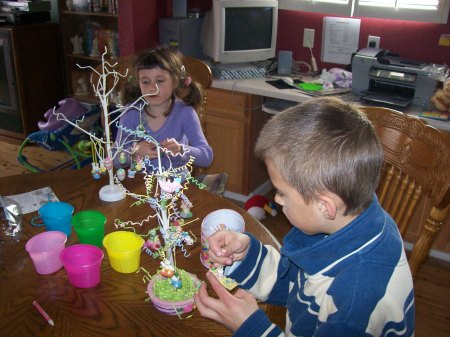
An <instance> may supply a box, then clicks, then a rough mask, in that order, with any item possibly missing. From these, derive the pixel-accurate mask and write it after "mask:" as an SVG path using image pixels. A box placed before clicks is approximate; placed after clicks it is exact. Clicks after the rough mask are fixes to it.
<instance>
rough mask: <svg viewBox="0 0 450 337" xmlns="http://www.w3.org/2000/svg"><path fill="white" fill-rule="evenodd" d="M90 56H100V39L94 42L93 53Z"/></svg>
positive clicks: (95, 39)
mask: <svg viewBox="0 0 450 337" xmlns="http://www.w3.org/2000/svg"><path fill="white" fill-rule="evenodd" d="M89 56H91V57H98V56H100V51H99V50H98V38H94V39H93V40H92V50H91V53H90V54H89Z"/></svg>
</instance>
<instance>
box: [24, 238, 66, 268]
mask: <svg viewBox="0 0 450 337" xmlns="http://www.w3.org/2000/svg"><path fill="white" fill-rule="evenodd" d="M66 241H67V236H66V234H64V233H63V232H59V231H48V232H42V233H40V234H37V235H35V236H33V237H32V238H31V239H29V240H28V241H27V243H26V245H25V249H26V251H27V252H28V253H29V254H30V257H31V259H32V260H33V263H34V267H35V268H36V272H37V273H38V274H44V275H45V274H51V273H54V272H55V271H57V270H59V269H61V267H62V266H63V265H62V262H61V259H60V257H59V254H60V253H61V251H62V250H63V249H64V247H65V245H66Z"/></svg>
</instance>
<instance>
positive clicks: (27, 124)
mask: <svg viewBox="0 0 450 337" xmlns="http://www.w3.org/2000/svg"><path fill="white" fill-rule="evenodd" d="M60 41H61V38H60V34H59V28H58V26H57V25H56V24H52V23H42V24H26V25H13V26H1V27H0V136H6V137H8V138H16V139H24V138H26V136H27V135H29V134H30V133H32V132H34V131H37V130H38V126H37V123H38V121H40V120H43V118H44V114H45V112H46V111H47V110H48V109H50V108H52V107H53V106H55V105H57V104H58V101H59V100H61V99H63V98H64V90H63V88H64V80H63V78H64V76H63V69H62V62H61V48H60Z"/></svg>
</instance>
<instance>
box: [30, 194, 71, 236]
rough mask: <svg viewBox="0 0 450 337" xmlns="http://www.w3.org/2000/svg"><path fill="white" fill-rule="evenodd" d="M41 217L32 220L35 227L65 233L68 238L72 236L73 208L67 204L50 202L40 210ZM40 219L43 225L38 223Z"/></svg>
mask: <svg viewBox="0 0 450 337" xmlns="http://www.w3.org/2000/svg"><path fill="white" fill-rule="evenodd" d="M38 213H39V216H37V217H35V218H33V219H32V220H31V224H32V225H33V226H42V225H45V228H46V229H47V230H48V231H60V232H64V233H65V234H66V235H67V236H69V235H70V234H72V223H71V220H72V214H73V206H72V205H71V204H68V203H67V202H60V201H56V202H48V203H46V204H45V205H43V206H41V208H39V210H38ZM39 219H41V220H42V223H39V222H37V221H38V220H39Z"/></svg>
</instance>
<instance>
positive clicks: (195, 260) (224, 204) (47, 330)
mask: <svg viewBox="0 0 450 337" xmlns="http://www.w3.org/2000/svg"><path fill="white" fill-rule="evenodd" d="M105 184H107V178H106V177H102V179H100V180H94V179H92V178H91V175H90V170H89V169H88V168H83V169H81V170H60V171H55V172H45V173H30V174H22V175H16V176H11V177H5V178H0V195H1V196H10V195H15V194H21V193H25V192H30V191H33V190H36V189H40V188H43V187H47V186H48V187H50V188H51V189H52V190H53V192H54V193H55V194H56V196H57V197H58V199H59V200H60V201H65V202H68V203H70V204H71V205H73V207H74V209H75V210H74V213H77V212H79V211H82V210H89V209H92V210H98V211H100V212H102V213H104V214H105V215H106V217H107V222H106V226H105V233H109V232H112V231H115V230H117V228H116V227H115V225H114V221H115V220H116V219H120V220H122V221H128V220H131V221H140V220H142V219H144V218H145V217H147V216H148V215H149V214H152V209H151V208H150V207H149V206H148V205H147V204H142V205H139V206H132V203H133V202H134V201H136V200H135V199H133V198H131V197H129V196H127V197H126V198H125V199H123V200H120V201H117V202H105V201H102V200H100V198H99V195H98V192H99V189H100V188H101V187H102V186H104V185H105ZM124 185H125V186H126V187H127V188H128V189H129V190H130V191H134V190H135V189H136V190H139V189H145V188H144V185H143V181H142V177H139V176H137V177H136V178H135V179H127V180H126V181H125V182H124ZM186 195H187V196H188V198H189V199H190V200H191V202H192V204H193V208H192V209H191V212H192V214H193V217H192V220H195V221H193V222H192V223H190V224H189V225H187V227H188V228H187V230H189V231H192V233H193V234H194V235H195V236H196V237H197V240H196V242H194V244H193V245H192V246H187V251H188V253H189V256H188V257H184V256H183V255H182V253H181V252H180V251H179V252H178V253H177V257H176V261H177V267H178V268H183V269H185V270H186V271H188V272H190V273H193V274H196V275H197V276H198V278H199V279H200V280H203V281H205V280H206V275H205V274H206V272H207V269H206V268H205V267H204V266H203V265H202V264H201V262H200V249H201V244H200V226H201V222H202V220H203V218H204V217H205V216H206V215H207V214H209V213H210V212H212V211H215V210H217V209H223V208H225V209H233V210H235V211H237V212H239V213H240V214H241V215H242V216H243V218H244V220H245V227H246V231H248V232H250V233H252V234H253V235H255V236H256V237H257V238H258V239H259V240H261V241H262V242H263V243H264V244H269V245H273V246H275V247H277V248H278V249H279V247H280V245H279V242H278V241H277V240H276V239H275V237H274V236H273V235H272V234H271V233H270V232H269V231H268V230H267V229H266V228H265V227H264V226H263V225H262V224H261V223H260V222H259V221H257V220H256V219H255V218H253V217H252V216H250V215H249V214H248V213H246V212H245V211H244V210H243V209H242V208H240V207H239V206H238V205H236V204H235V203H233V202H232V201H230V200H227V199H225V198H222V197H219V196H217V195H215V194H212V193H210V192H207V191H204V190H200V189H199V188H197V187H196V186H193V185H189V188H188V190H187V191H186ZM37 215H38V213H37V212H31V213H28V214H24V215H23V221H22V229H21V230H20V231H19V233H18V234H17V235H16V236H8V235H6V227H7V224H5V221H4V220H2V226H1V234H0V335H1V336H8V337H13V336H20V337H25V336H58V337H72V336H73V337H94V336H118V337H119V336H120V337H138V336H158V337H159V336H171V337H177V336H198V337H201V336H208V337H214V336H217V337H225V336H231V334H232V333H231V332H230V331H228V330H227V329H226V328H224V327H223V326H222V325H220V324H218V323H216V322H214V321H212V320H209V319H206V318H203V317H202V316H201V315H200V314H199V312H198V310H195V309H194V311H193V312H192V313H191V314H190V315H181V316H180V317H178V316H176V315H175V316H172V315H168V314H164V313H161V312H160V311H158V310H157V309H156V308H155V307H154V306H153V305H152V303H151V302H150V301H149V300H148V294H147V293H146V289H147V284H146V283H145V282H144V273H143V272H142V271H141V272H136V273H130V274H123V273H119V272H117V271H115V270H114V269H112V268H111V265H110V262H109V259H108V256H107V252H106V251H105V249H104V248H103V251H104V253H105V257H104V259H103V262H102V266H101V274H100V275H101V276H100V277H101V281H100V284H99V285H97V286H95V287H93V288H88V289H82V288H75V287H74V286H72V285H71V284H70V283H69V281H68V278H67V274H66V272H65V270H64V268H62V269H60V270H58V271H57V272H55V273H53V274H49V275H40V274H38V273H37V272H36V270H35V268H34V265H33V262H32V260H31V258H30V256H29V255H28V253H27V252H26V251H25V244H26V242H27V241H28V240H29V239H30V238H31V237H32V236H34V235H36V234H38V233H41V232H43V231H44V230H45V228H43V227H36V226H32V225H31V224H30V221H31V219H32V218H33V217H36V216H37ZM146 226H148V224H147V225H144V226H143V227H142V228H140V227H139V226H138V228H136V231H137V232H140V233H144V232H147V231H148V229H149V228H150V227H146ZM155 226H156V224H155ZM77 243H79V241H78V237H77V235H76V233H75V232H74V231H73V232H72V234H71V235H70V236H69V237H68V240H67V243H66V247H67V246H71V245H74V244H77ZM140 265H141V267H143V268H144V269H146V270H147V271H148V272H149V273H150V274H154V273H156V271H157V269H158V267H159V260H157V259H153V258H152V257H151V256H149V255H148V254H145V253H142V254H141V260H140ZM209 288H210V287H209ZM33 301H37V302H38V303H39V304H40V305H41V306H42V307H43V308H44V310H45V311H46V312H47V313H48V314H49V316H50V317H51V318H52V319H53V321H54V326H53V327H52V326H51V325H49V324H48V323H47V322H46V320H44V319H43V317H42V316H41V315H40V314H39V312H38V311H37V310H36V309H35V308H34V307H33V305H32V303H33ZM261 306H262V307H263V309H264V310H265V311H266V312H267V313H268V315H269V317H271V314H272V313H275V312H277V310H278V308H277V307H272V306H270V305H265V304H261Z"/></svg>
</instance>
